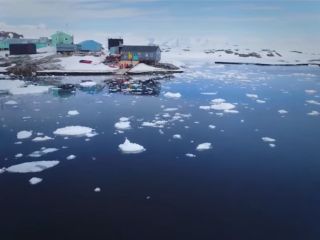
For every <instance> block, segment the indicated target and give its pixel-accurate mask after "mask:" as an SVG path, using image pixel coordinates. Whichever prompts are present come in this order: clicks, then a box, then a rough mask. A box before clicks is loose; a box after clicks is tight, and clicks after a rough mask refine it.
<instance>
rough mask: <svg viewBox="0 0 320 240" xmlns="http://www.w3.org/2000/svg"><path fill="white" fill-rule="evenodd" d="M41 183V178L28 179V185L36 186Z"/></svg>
mask: <svg viewBox="0 0 320 240" xmlns="http://www.w3.org/2000/svg"><path fill="white" fill-rule="evenodd" d="M41 182H42V178H37V177H33V178H30V180H29V183H30V184H31V185H36V184H38V183H41Z"/></svg>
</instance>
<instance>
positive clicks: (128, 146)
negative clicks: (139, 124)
mask: <svg viewBox="0 0 320 240" xmlns="http://www.w3.org/2000/svg"><path fill="white" fill-rule="evenodd" d="M119 149H120V150H121V151H122V152H123V153H141V152H144V151H146V149H145V148H144V147H143V146H141V145H139V144H137V143H132V142H130V141H129V140H128V139H127V138H126V140H125V141H124V143H122V144H120V145H119Z"/></svg>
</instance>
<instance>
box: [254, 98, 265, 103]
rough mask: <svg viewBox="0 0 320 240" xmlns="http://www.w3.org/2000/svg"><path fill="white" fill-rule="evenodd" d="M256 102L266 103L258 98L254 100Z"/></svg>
mask: <svg viewBox="0 0 320 240" xmlns="http://www.w3.org/2000/svg"><path fill="white" fill-rule="evenodd" d="M256 102H257V103H266V101H265V100H260V99H258V100H256Z"/></svg>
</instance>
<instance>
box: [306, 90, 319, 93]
mask: <svg viewBox="0 0 320 240" xmlns="http://www.w3.org/2000/svg"><path fill="white" fill-rule="evenodd" d="M305 93H307V94H316V93H317V91H316V90H313V89H307V90H305Z"/></svg>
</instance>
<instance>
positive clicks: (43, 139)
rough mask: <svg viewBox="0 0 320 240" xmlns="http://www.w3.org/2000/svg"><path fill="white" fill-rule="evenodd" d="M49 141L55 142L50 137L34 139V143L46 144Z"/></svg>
mask: <svg viewBox="0 0 320 240" xmlns="http://www.w3.org/2000/svg"><path fill="white" fill-rule="evenodd" d="M49 140H53V138H51V137H48V136H43V137H35V138H34V139H32V141H33V142H44V141H49Z"/></svg>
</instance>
